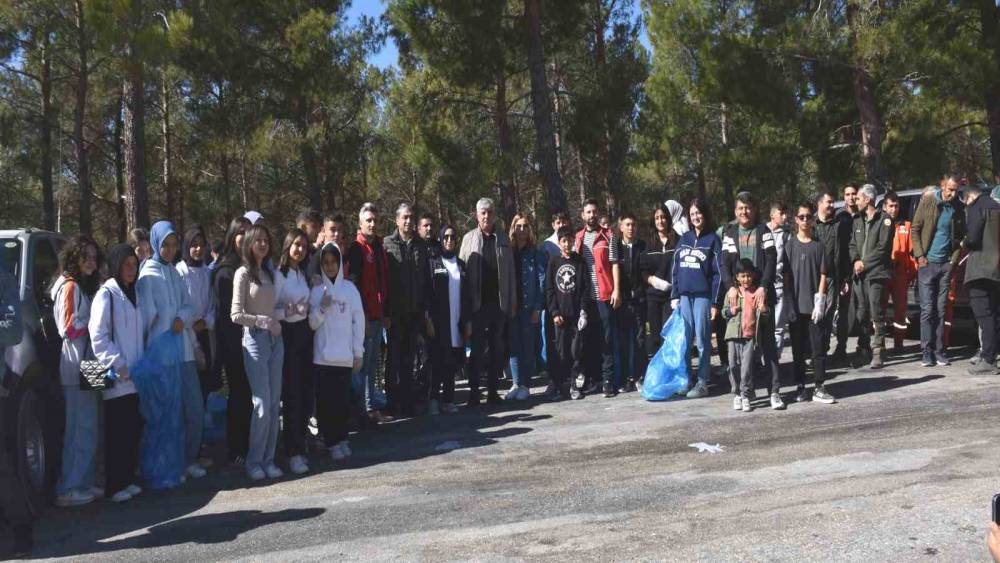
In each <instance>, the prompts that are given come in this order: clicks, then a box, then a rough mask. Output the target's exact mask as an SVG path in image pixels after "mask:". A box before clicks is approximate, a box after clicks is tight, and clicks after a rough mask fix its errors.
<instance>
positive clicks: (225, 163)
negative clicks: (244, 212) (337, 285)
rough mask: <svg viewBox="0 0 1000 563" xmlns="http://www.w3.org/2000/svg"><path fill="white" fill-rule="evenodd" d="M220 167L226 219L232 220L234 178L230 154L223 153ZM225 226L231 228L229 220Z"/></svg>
mask: <svg viewBox="0 0 1000 563" xmlns="http://www.w3.org/2000/svg"><path fill="white" fill-rule="evenodd" d="M219 167H220V168H222V199H223V200H224V201H223V204H224V208H225V210H226V221H230V220H232V219H233V203H232V201H233V198H232V192H233V186H232V180H231V179H230V177H229V154H227V153H223V154H222V162H221V163H220V164H219ZM225 228H227V229H228V228H229V223H228V222H227V223H226V227H225Z"/></svg>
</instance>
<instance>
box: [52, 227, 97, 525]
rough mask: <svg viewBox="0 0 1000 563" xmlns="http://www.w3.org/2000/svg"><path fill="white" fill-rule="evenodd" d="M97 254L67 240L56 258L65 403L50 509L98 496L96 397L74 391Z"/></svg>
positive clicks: (86, 351) (85, 344)
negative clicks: (53, 505) (58, 469)
mask: <svg viewBox="0 0 1000 563" xmlns="http://www.w3.org/2000/svg"><path fill="white" fill-rule="evenodd" d="M100 265H101V254H100V252H99V251H98V248H97V243H96V242H94V239H92V238H90V237H88V236H84V235H80V236H77V237H76V238H74V239H71V240H70V241H69V242H68V243H67V244H66V246H65V247H64V248H63V250H62V253H60V255H59V267H60V269H61V271H62V275H60V276H59V278H58V279H56V281H55V284H53V286H52V290H51V292H50V293H51V297H52V301H53V303H55V307H54V311H53V316H54V317H55V320H56V325H57V326H58V328H59V336H60V337H62V339H63V340H62V351H61V353H60V355H59V380H60V382H61V383H62V391H63V399H64V400H65V402H66V427H65V428H66V431H65V434H64V435H63V452H62V472H61V473H60V475H59V482H58V483H57V484H56V495H57V496H56V506H59V507H67V506H79V505H81V504H87V503H89V502H93V501H94V499H97V498H100V497H103V496H104V490H103V489H101V488H99V487H96V486H95V476H94V472H95V470H96V465H97V464H96V456H97V406H98V401H99V397H98V393H97V392H96V391H84V390H82V389H80V362H81V361H83V360H84V359H85V358H87V357H89V356H90V355H91V354H92V349H91V344H90V334H89V332H88V330H87V325H88V321H89V320H90V303H91V300H92V299H93V297H94V293H95V292H96V291H97V288H98V286H99V285H100V274H99V273H98V268H99V267H100Z"/></svg>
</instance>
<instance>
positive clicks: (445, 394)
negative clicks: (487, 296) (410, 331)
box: [427, 225, 513, 415]
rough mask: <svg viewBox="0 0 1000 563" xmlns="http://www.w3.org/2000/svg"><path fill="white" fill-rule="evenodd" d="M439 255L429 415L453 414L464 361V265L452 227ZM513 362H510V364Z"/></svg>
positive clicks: (434, 268)
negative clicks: (459, 371) (456, 385)
mask: <svg viewBox="0 0 1000 563" xmlns="http://www.w3.org/2000/svg"><path fill="white" fill-rule="evenodd" d="M440 240H441V252H440V253H439V254H438V255H437V256H434V257H432V258H431V262H430V264H431V267H430V270H431V291H430V300H431V301H430V321H429V322H430V326H429V327H428V329H427V333H428V336H430V340H431V342H430V348H431V350H430V352H431V363H432V369H431V386H430V403H429V407H428V412H429V413H430V414H432V415H436V414H440V413H442V412H444V413H447V414H454V413H456V412H458V408H456V407H455V372H456V371H457V370H458V369H459V368H460V366H461V365H462V364H463V363H464V360H465V346H464V344H465V342H464V340H463V335H462V329H461V327H463V326H465V320H466V319H465V316H464V311H463V309H462V303H463V302H464V301H465V300H464V299H463V296H462V294H463V292H465V291H468V287H467V284H466V280H465V262H463V261H462V260H459V258H458V256H457V255H456V251H457V250H458V232H457V231H456V230H455V228H454V227H452V226H451V225H445V226H444V227H443V228H442V229H441V238H440ZM512 361H513V360H512Z"/></svg>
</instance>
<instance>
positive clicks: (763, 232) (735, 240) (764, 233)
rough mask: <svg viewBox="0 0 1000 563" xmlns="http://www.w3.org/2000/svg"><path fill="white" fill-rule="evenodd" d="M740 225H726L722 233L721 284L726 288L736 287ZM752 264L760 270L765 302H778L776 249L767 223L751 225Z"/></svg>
mask: <svg viewBox="0 0 1000 563" xmlns="http://www.w3.org/2000/svg"><path fill="white" fill-rule="evenodd" d="M739 229H740V226H739V224H735V225H727V226H726V229H725V231H724V232H723V235H722V284H723V287H725V288H726V290H727V291H728V289H729V288H730V287H736V266H737V264H739V262H740V247H739V244H740V234H739V233H740V230H739ZM753 237H754V242H755V244H754V249H755V253H756V255H755V256H754V261H753V263H754V265H755V266H756V267H757V271H758V272H760V282H759V285H760V287H763V288H765V291H766V292H767V304H768V305H774V304H775V303H777V302H778V293H777V292H776V291H775V280H774V276H775V272H776V271H777V264H778V251H777V249H776V248H775V245H774V234H773V233H772V232H771V229H768V228H767V225H765V224H763V223H761V224H759V225H757V226H755V227H753Z"/></svg>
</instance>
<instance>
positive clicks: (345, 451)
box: [337, 440, 354, 457]
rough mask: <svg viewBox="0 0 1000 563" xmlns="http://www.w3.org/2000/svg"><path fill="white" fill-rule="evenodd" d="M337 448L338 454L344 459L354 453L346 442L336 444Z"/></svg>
mask: <svg viewBox="0 0 1000 563" xmlns="http://www.w3.org/2000/svg"><path fill="white" fill-rule="evenodd" d="M337 446H338V447H339V448H340V452H341V453H343V454H344V457H351V455H352V454H353V453H354V452H352V451H351V445H350V444H349V443H347V440H344V441H343V442H341V443H339V444H337Z"/></svg>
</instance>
